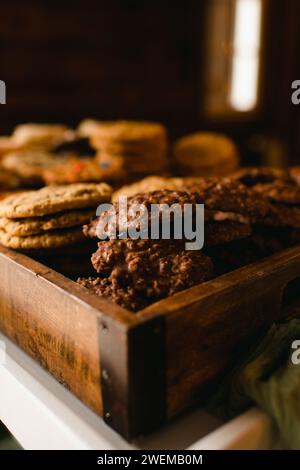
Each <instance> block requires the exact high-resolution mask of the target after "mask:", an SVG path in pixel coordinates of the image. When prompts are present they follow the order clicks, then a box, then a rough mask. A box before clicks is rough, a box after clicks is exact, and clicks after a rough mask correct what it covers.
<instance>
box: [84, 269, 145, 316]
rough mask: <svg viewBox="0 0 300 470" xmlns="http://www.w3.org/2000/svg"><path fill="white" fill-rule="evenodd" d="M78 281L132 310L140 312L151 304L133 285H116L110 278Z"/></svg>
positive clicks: (92, 290) (90, 278) (101, 295)
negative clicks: (138, 293) (139, 294)
mask: <svg viewBox="0 0 300 470" xmlns="http://www.w3.org/2000/svg"><path fill="white" fill-rule="evenodd" d="M77 283H78V284H80V285H81V286H82V287H85V288H86V289H89V290H90V291H91V292H94V294H96V295H98V296H99V297H104V298H106V299H107V300H110V301H111V302H114V303H116V304H118V305H120V306H121V307H123V308H126V309H128V310H130V311H132V312H138V311H139V310H142V309H143V308H145V307H147V305H149V301H148V299H146V298H144V297H142V296H141V297H140V296H138V295H137V293H136V291H135V290H134V288H133V287H115V285H114V284H112V282H111V280H110V279H109V278H105V279H102V278H101V277H89V278H87V279H86V278H79V279H78V280H77Z"/></svg>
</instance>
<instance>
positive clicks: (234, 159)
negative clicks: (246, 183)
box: [174, 132, 239, 176]
mask: <svg viewBox="0 0 300 470" xmlns="http://www.w3.org/2000/svg"><path fill="white" fill-rule="evenodd" d="M174 160H175V162H176V164H177V166H178V168H179V171H180V170H181V173H182V174H190V175H199V176H213V175H225V174H227V173H230V172H233V171H234V170H235V169H236V168H237V167H238V164H239V156H238V150H237V147H236V145H235V144H234V142H233V141H232V140H231V139H230V138H229V137H227V136H225V135H222V134H216V133H212V132H196V133H194V134H189V135H186V136H184V137H182V138H181V139H179V140H177V141H176V142H175V145H174Z"/></svg>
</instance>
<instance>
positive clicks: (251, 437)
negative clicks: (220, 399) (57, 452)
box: [0, 333, 271, 450]
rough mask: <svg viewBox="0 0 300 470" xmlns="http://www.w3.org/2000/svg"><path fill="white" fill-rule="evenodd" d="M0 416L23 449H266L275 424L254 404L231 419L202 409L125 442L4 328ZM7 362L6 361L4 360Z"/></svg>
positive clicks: (0, 362) (0, 338)
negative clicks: (13, 340)
mask: <svg viewBox="0 0 300 470" xmlns="http://www.w3.org/2000/svg"><path fill="white" fill-rule="evenodd" d="M0 342H2V343H1V344H2V345H3V344H4V345H5V357H4V359H5V361H3V356H4V354H3V353H1V354H0V420H1V421H2V422H3V423H4V424H5V426H6V427H7V428H8V429H9V431H10V432H11V433H12V434H13V435H14V436H15V438H16V439H17V441H18V442H19V443H20V444H21V446H22V447H23V448H24V449H32V450H33V449H34V450H38V449H49V450H52V449H93V450H114V449H115V450H125V449H145V450H146V449H158V450H160V449H180V450H182V449H187V450H204V449H267V448H269V447H270V441H271V431H270V430H271V423H270V419H269V418H268V417H267V415H266V414H265V413H263V412H262V411H260V410H258V409H257V408H253V409H251V410H249V411H248V412H246V413H244V414H243V415H241V416H239V417H238V418H235V419H234V420H232V421H230V422H228V423H225V424H224V423H222V422H221V421H219V420H218V419H216V418H214V417H213V416H211V415H209V414H208V413H207V412H206V411H204V410H202V409H198V410H194V411H192V412H189V413H187V414H185V415H184V416H183V417H180V418H178V419H176V420H175V421H173V422H171V423H170V424H168V425H167V426H165V427H164V428H163V429H161V430H160V431H158V432H156V433H154V434H152V435H150V436H147V437H146V438H140V439H139V440H137V441H135V442H131V443H129V442H127V441H125V440H124V439H123V438H122V437H120V436H119V435H118V434H117V433H115V432H114V431H112V430H111V429H110V428H109V427H108V426H107V425H106V424H105V423H104V422H103V421H102V420H101V419H100V418H99V417H97V416H96V415H95V414H94V413H93V412H92V411H90V410H89V409H88V408H87V407H86V406H85V405H83V404H82V403H81V402H80V401H79V400H78V399H77V398H76V397H75V396H74V395H72V394H71V393H70V392H69V391H68V390H66V389H65V388H64V387H63V386H62V385H60V384H59V383H58V382H57V381H56V380H55V379H54V378H53V377H52V376H51V375H50V374H48V373H47V372H46V371H45V370H43V369H42V368H41V367H40V366H39V365H38V364H37V363H36V362H35V361H33V360H32V359H31V358H30V357H29V356H27V355H26V354H25V353H23V352H22V351H21V350H20V349H19V348H18V347H17V346H15V345H14V344H13V343H12V342H11V341H9V340H8V339H7V338H6V337H5V336H4V335H2V334H1V333H0ZM3 362H4V363H3Z"/></svg>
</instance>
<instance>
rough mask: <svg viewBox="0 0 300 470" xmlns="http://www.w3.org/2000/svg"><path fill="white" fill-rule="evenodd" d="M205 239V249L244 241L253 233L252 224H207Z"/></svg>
mask: <svg viewBox="0 0 300 470" xmlns="http://www.w3.org/2000/svg"><path fill="white" fill-rule="evenodd" d="M204 230H205V237H204V247H210V246H216V245H223V244H224V243H230V242H232V241H234V240H242V239H244V238H247V237H249V236H250V235H251V233H252V227H251V225H250V224H240V223H237V222H231V221H227V222H223V223H217V222H215V223H206V224H205V227H204Z"/></svg>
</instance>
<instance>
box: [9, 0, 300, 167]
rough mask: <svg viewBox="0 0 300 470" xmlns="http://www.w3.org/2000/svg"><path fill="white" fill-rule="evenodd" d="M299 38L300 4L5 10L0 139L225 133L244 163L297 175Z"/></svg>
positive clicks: (129, 2) (63, 0)
mask: <svg viewBox="0 0 300 470" xmlns="http://www.w3.org/2000/svg"><path fill="white" fill-rule="evenodd" d="M250 3H252V6H251V5H250ZM253 4H254V6H253ZM299 38H300V2H299V0H201V1H200V0H185V1H182V0H181V1H178V0H172V1H163V0H110V1H107V0H106V1H104V0H85V1H83V0H72V1H70V0H60V1H56V0H51V1H39V0H27V1H26V2H24V1H22V0H1V16H0V64H1V67H0V79H1V80H4V81H5V82H6V85H7V104H6V105H4V106H2V107H1V108H0V109H1V112H0V132H1V133H2V134H3V133H8V132H10V131H11V130H12V128H13V127H14V126H15V125H16V124H17V123H20V122H28V121H38V122H39V121H41V122H55V121H58V122H65V123H68V124H72V125H74V124H77V123H78V121H80V120H81V119H82V118H83V117H95V118H101V119H115V118H134V119H136V118H137V119H141V118H142V119H150V120H159V121H162V122H163V123H165V124H166V125H167V126H168V128H169V130H170V134H171V136H172V137H173V138H174V137H177V136H180V135H183V134H185V133H187V132H190V131H194V130H202V129H212V130H218V131H224V132H227V133H229V134H230V135H232V136H233V137H234V138H235V139H236V140H237V142H238V143H239V145H240V147H241V149H242V152H243V158H244V163H252V164H256V163H273V164H274V163H275V164H276V163H278V164H281V163H284V162H285V161H286V160H287V159H289V160H290V161H293V162H297V160H298V161H299V163H300V149H299V147H300V145H299V144H300V137H299V135H300V132H299V131H300V119H299V116H300V115H299V109H300V105H299V106H295V105H293V104H292V103H291V94H292V90H291V83H292V81H293V80H296V79H300V54H299V49H300V48H299Z"/></svg>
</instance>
